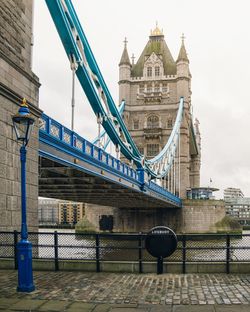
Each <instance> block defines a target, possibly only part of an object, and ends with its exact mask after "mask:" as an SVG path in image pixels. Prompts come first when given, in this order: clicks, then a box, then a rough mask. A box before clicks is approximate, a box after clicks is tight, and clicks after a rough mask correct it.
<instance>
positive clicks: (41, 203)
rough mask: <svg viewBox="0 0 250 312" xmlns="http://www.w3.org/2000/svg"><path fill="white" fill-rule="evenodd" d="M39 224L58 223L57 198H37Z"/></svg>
mask: <svg viewBox="0 0 250 312" xmlns="http://www.w3.org/2000/svg"><path fill="white" fill-rule="evenodd" d="M38 221H39V225H57V224H58V223H59V200H58V199H53V198H43V197H40V198H39V199H38Z"/></svg>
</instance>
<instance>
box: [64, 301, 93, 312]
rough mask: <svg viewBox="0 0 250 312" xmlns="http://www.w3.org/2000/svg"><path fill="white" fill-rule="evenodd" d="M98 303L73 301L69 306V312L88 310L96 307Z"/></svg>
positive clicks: (84, 311) (86, 311)
mask: <svg viewBox="0 0 250 312" xmlns="http://www.w3.org/2000/svg"><path fill="white" fill-rule="evenodd" d="M95 306H96V304H94V303H86V302H73V303H72V304H70V305H69V306H68V307H67V310H66V311H67V312H88V311H92V310H93V309H94V308H95Z"/></svg>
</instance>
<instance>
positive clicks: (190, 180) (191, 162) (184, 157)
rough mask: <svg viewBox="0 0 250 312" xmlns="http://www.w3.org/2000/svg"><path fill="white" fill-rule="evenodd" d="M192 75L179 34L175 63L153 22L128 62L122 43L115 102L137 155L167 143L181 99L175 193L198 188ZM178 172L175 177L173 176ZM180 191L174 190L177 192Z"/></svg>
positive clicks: (197, 138)
mask: <svg viewBox="0 0 250 312" xmlns="http://www.w3.org/2000/svg"><path fill="white" fill-rule="evenodd" d="M191 78H192V76H191V73H190V70H189V59H188V56H187V52H186V49H185V44H184V36H182V43H181V48H180V51H179V55H178V57H177V60H176V61H174V59H173V57H172V55H171V52H170V50H169V48H168V46H167V44H166V42H165V40H164V35H163V32H162V31H161V30H160V29H159V28H158V26H156V28H155V29H154V30H153V31H151V35H150V36H149V41H148V43H147V44H146V46H145V48H144V50H143V51H142V53H141V55H140V57H139V58H138V61H137V62H136V63H134V57H132V63H131V62H130V58H129V55H128V51H127V41H126V40H125V46H124V50H123V53H122V57H121V60H120V63H119V102H121V101H122V100H123V99H125V101H126V105H125V111H124V120H125V123H126V125H127V127H128V129H129V132H130V133H131V135H132V137H133V139H134V141H135V143H136V144H137V146H138V148H139V150H140V151H141V153H143V154H144V155H146V157H148V158H150V157H153V156H155V155H157V154H158V153H159V152H160V150H161V149H162V148H163V147H164V145H165V144H166V142H167V140H168V138H169V136H170V134H171V131H172V128H173V125H174V122H175V118H176V114H177V111H178V105H179V100H180V97H182V96H183V97H184V116H183V122H182V126H181V142H180V145H181V148H180V150H181V151H180V176H181V181H180V196H181V197H182V198H185V197H186V190H187V189H189V188H192V187H199V186H200V132H199V128H198V122H196V125H195V126H194V125H193V121H192V115H191V94H192V92H191ZM178 176H179V175H178ZM178 193H179V192H178Z"/></svg>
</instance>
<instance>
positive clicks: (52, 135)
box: [39, 114, 181, 207]
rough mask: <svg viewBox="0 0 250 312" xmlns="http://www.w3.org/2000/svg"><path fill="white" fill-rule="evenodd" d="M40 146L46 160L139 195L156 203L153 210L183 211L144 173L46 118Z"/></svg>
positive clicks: (175, 199) (173, 197)
mask: <svg viewBox="0 0 250 312" xmlns="http://www.w3.org/2000/svg"><path fill="white" fill-rule="evenodd" d="M39 144H40V147H39V155H40V156H41V157H43V158H47V159H50V160H53V161H54V162H55V163H59V164H61V165H63V166H65V167H68V168H75V169H76V170H79V171H83V172H85V173H86V174H88V176H93V177H97V178H100V179H101V180H105V181H108V183H110V184H112V185H113V184H116V185H119V186H120V187H122V188H124V189H127V190H130V191H131V192H133V193H138V194H137V195H138V196H140V197H142V198H144V200H145V202H147V200H150V201H151V200H154V201H155V203H152V205H153V206H154V205H158V206H160V207H162V206H165V207H181V199H180V198H178V197H176V196H175V195H173V194H172V193H170V192H168V191H167V190H165V189H163V188H162V187H160V186H158V185H157V184H155V183H154V182H152V181H145V175H144V171H143V170H140V169H138V170H134V169H133V168H130V167H129V166H128V165H126V164H124V163H122V162H121V161H120V160H118V159H116V158H115V157H113V156H112V155H110V154H108V153H106V152H105V151H103V150H102V149H101V148H99V147H97V146H95V145H94V144H92V143H90V142H89V141H87V140H85V139H84V138H82V137H80V136H79V135H77V134H76V133H75V132H73V131H71V130H69V129H67V128H66V127H63V126H62V125H61V124H60V123H58V122H57V121H55V120H53V119H52V118H49V117H48V116H47V115H45V114H43V115H42V118H41V123H40V130H39ZM103 205H108V203H104V204H103ZM117 205H119V204H118V203H117ZM135 205H136V203H135Z"/></svg>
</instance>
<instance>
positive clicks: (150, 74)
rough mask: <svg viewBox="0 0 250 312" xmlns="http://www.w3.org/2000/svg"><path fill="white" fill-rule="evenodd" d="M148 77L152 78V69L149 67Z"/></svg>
mask: <svg viewBox="0 0 250 312" xmlns="http://www.w3.org/2000/svg"><path fill="white" fill-rule="evenodd" d="M147 76H148V77H152V67H150V66H149V67H147Z"/></svg>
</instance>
